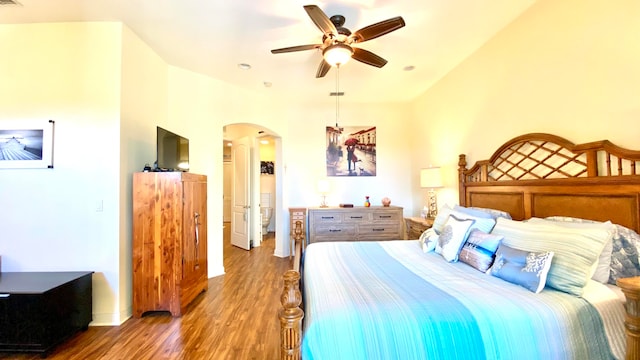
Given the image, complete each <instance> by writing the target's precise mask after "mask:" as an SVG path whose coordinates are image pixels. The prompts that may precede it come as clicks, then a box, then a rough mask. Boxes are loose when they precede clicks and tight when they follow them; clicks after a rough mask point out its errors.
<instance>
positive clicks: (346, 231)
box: [314, 224, 356, 239]
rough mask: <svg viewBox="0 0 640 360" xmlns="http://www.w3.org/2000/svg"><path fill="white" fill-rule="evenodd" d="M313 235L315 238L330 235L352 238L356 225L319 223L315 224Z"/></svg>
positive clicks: (354, 234)
mask: <svg viewBox="0 0 640 360" xmlns="http://www.w3.org/2000/svg"><path fill="white" fill-rule="evenodd" d="M314 236H316V237H317V238H320V237H323V236H324V237H327V236H329V237H331V238H335V239H337V238H338V237H340V238H341V239H342V238H348V239H354V238H355V236H356V226H355V225H347V224H340V225H319V226H316V228H315V231H314Z"/></svg>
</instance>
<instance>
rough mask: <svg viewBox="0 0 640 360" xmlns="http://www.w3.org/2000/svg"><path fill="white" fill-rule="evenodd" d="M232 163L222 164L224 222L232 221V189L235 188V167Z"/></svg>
mask: <svg viewBox="0 0 640 360" xmlns="http://www.w3.org/2000/svg"><path fill="white" fill-rule="evenodd" d="M232 165H233V164H232V163H231V161H225V162H224V163H223V164H222V173H223V178H224V180H223V185H222V221H224V222H230V221H231V197H232V196H231V195H232V193H231V189H232V188H233V167H232Z"/></svg>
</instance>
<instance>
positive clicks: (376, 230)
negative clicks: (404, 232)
mask: <svg viewBox="0 0 640 360" xmlns="http://www.w3.org/2000/svg"><path fill="white" fill-rule="evenodd" d="M372 230H373V231H384V228H382V229H375V228H374V229H372Z"/></svg>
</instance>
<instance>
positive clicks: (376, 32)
mask: <svg viewBox="0 0 640 360" xmlns="http://www.w3.org/2000/svg"><path fill="white" fill-rule="evenodd" d="M404 25H405V24H404V19H403V18H402V16H396V17H394V18H391V19H387V20H384V21H380V22H379V23H375V24H373V25H369V26H365V27H363V28H362V29H360V30H358V31H356V32H354V33H353V34H352V35H351V38H352V39H353V41H354V42H357V43H360V42H363V41H368V40H371V39H375V38H377V37H380V36H382V35H385V34H388V33H390V32H392V31H395V30H398V29H400V28H401V27H403V26H404Z"/></svg>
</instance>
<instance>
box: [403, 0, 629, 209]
mask: <svg viewBox="0 0 640 360" xmlns="http://www.w3.org/2000/svg"><path fill="white" fill-rule="evenodd" d="M639 18H640V2H638V1H635V0H620V1H599V0H562V1H556V0H543V1H538V2H537V3H536V4H535V5H533V6H532V7H531V8H530V9H529V10H528V11H527V12H525V13H524V15H522V16H521V17H520V18H519V19H517V20H516V21H514V22H513V23H512V24H510V25H509V26H508V27H507V28H505V29H504V30H503V31H501V32H500V33H498V34H497V36H496V37H495V38H493V39H492V40H490V41H489V42H487V43H486V44H485V45H484V46H483V47H482V48H480V49H479V50H478V51H477V52H476V53H475V54H473V55H472V56H470V57H469V58H468V59H467V60H466V61H464V62H463V63H462V64H461V65H460V66H458V67H457V68H456V69H454V70H453V71H452V72H450V73H449V74H448V75H447V76H446V77H444V78H443V79H442V80H441V81H440V82H438V83H437V84H436V85H435V86H434V87H433V88H431V89H430V90H429V91H427V92H426V93H425V94H424V95H422V96H421V97H420V98H419V99H417V100H416V101H415V102H414V104H413V111H414V116H413V119H414V121H413V124H414V127H415V129H416V131H415V133H414V134H415V136H414V137H413V139H412V143H413V144H414V147H415V148H417V147H420V148H422V149H423V150H424V151H419V152H414V153H413V154H414V160H413V162H414V164H416V165H418V166H426V165H428V164H439V165H443V166H444V167H445V169H446V170H447V179H446V180H447V184H446V185H447V188H446V189H443V190H442V191H440V204H442V203H444V202H447V203H455V202H457V183H456V181H457V177H456V168H457V165H456V164H457V161H458V154H460V153H465V154H467V156H468V160H470V162H474V161H477V160H481V159H486V158H488V157H489V156H490V155H491V154H492V152H493V151H494V150H496V149H497V148H498V147H499V146H500V145H501V144H503V143H504V142H506V141H507V140H509V139H511V138H513V137H515V136H518V135H521V134H524V133H530V132H546V133H553V134H556V135H560V136H563V137H565V138H567V139H568V140H570V141H573V142H575V143H580V142H589V141H595V140H602V139H608V140H611V141H612V142H614V143H616V144H618V145H620V146H626V147H629V148H632V149H633V148H640V146H638V141H637V139H638V138H639V137H640V126H638V119H640V96H638V94H640V66H638V64H640V45H639V42H638V39H639V34H640V21H638V19H639ZM412 178H413V179H414V182H413V183H414V184H415V185H414V189H415V190H416V191H415V194H416V195H415V201H416V202H417V201H420V199H421V198H424V196H425V195H426V193H425V192H424V191H422V190H421V189H419V187H418V185H417V184H418V173H417V172H414V174H413V175H412ZM415 211H416V213H417V212H418V211H419V210H418V208H417V207H416V208H415Z"/></svg>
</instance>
